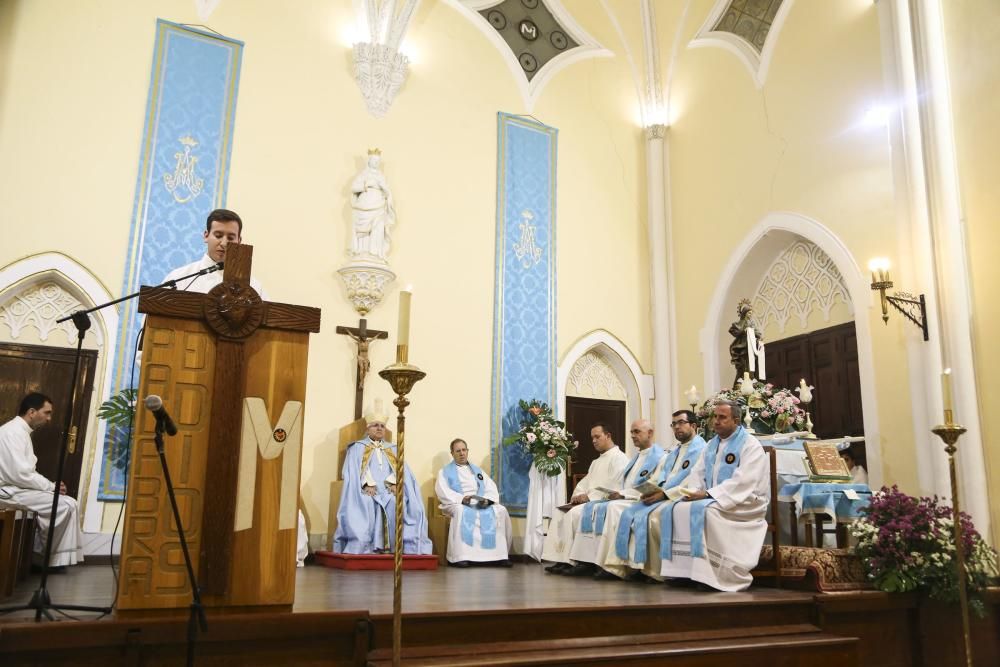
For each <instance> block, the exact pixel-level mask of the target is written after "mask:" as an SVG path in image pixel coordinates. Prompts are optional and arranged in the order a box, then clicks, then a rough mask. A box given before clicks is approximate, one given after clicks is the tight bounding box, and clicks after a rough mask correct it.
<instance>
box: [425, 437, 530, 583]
mask: <svg viewBox="0 0 1000 667" xmlns="http://www.w3.org/2000/svg"><path fill="white" fill-rule="evenodd" d="M451 458H452V462H451V463H449V464H448V465H446V466H445V467H444V468H442V469H441V470H440V472H438V476H437V483H436V484H435V485H434V491H435V493H437V497H438V501H440V503H441V504H440V508H441V511H442V512H444V513H445V514H447V515H448V516H449V517H451V527H450V528H449V529H448V564H449V565H451V566H452V567H469V566H471V565H472V564H477V565H478V564H483V565H497V566H499V567H510V566H511V562H510V560H508V559H507V556H508V554H509V553H510V545H511V539H512V535H511V527H510V515H509V514H507V508H506V507H504V506H503V505H501V504H500V492H499V491H498V490H497V485H496V484H495V483H494V482H493V480H492V479H490V477H489V475H487V474H486V473H485V472H483V471H482V469H481V468H480V467H479V466H477V465H476V464H474V463H470V462H469V445H468V444H466V442H465V440H462V439H461V438H455V439H454V440H452V441H451Z"/></svg>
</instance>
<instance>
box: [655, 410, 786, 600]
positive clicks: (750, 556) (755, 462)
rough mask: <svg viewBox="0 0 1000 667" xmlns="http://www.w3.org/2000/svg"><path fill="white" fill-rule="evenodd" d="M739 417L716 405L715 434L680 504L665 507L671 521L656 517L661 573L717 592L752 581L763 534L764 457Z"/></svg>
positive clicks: (767, 491)
mask: <svg viewBox="0 0 1000 667" xmlns="http://www.w3.org/2000/svg"><path fill="white" fill-rule="evenodd" d="M742 416H743V415H742V410H741V406H740V404H739V403H736V402H734V401H720V402H719V403H717V404H716V406H715V418H714V420H715V421H714V428H715V437H713V438H712V439H711V440H710V441H709V443H708V446H707V447H706V448H705V453H704V454H703V455H702V456H701V458H700V459H699V461H698V462H697V463H696V464H695V465H694V469H693V470H692V471H691V475H690V477H689V478H688V486H689V488H687V489H685V491H687V493H686V494H685V495H684V498H683V501H682V502H678V503H674V504H673V505H672V506H671V507H670V509H671V510H672V511H671V516H670V517H667V516H662V515H660V516H657V517H656V518H657V519H658V521H657V525H658V526H659V532H660V536H659V541H660V558H661V561H662V564H661V567H660V572H659V573H658V574H659V575H660V576H662V577H667V578H671V579H688V580H691V581H693V582H697V583H701V584H704V585H705V586H708V587H711V588H714V589H715V590H719V591H742V590H744V589H746V588H747V587H749V586H750V584H751V583H752V582H753V577H752V576H751V574H750V570H752V569H753V568H754V567H756V565H757V561H758V560H759V559H760V550H761V547H762V546H763V544H764V538H765V537H766V535H767V520H766V513H767V505H768V497H769V494H770V484H769V476H768V472H769V469H768V460H767V455H766V454H765V453H764V448H763V447H761V444H760V442H758V440H757V438H755V437H754V436H753V434H751V433H749V432H748V431H747V430H746V429H745V428H743V426H741V425H740V420H741V418H742ZM657 514H660V513H657ZM653 523H654V521H653V518H651V520H650V532H651V533H652V532H653Z"/></svg>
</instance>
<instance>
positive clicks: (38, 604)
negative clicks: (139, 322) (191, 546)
mask: <svg viewBox="0 0 1000 667" xmlns="http://www.w3.org/2000/svg"><path fill="white" fill-rule="evenodd" d="M220 269H222V263H221V262H219V263H218V264H213V265H212V266H209V267H207V268H204V269H202V270H200V271H196V272H194V273H192V274H190V275H187V276H182V277H180V278H177V279H175V280H168V281H166V282H164V283H162V284H160V285H157V287H170V288H174V289H176V287H177V282H178V281H180V280H187V279H188V278H197V277H198V276H203V275H206V274H208V273H212V272H214V271H219V270H220ZM137 296H139V292H133V293H132V294H127V295H125V296H123V297H120V298H118V299H114V300H113V301H108V302H107V303H102V304H101V305H99V306H94V307H93V308H88V309H86V310H78V311H76V312H74V313H71V314H70V315H67V316H66V317H63V318H60V319H58V320H56V323H57V324H62V323H63V322H66V321H70V320H72V322H73V326H75V327H76V332H77V335H76V358H75V359H74V362H73V380H72V381H71V382H70V385H69V408H68V409H67V410H66V418H65V420H64V422H63V439H62V443H61V444H60V447H59V464H58V466H57V467H56V479H55V489H53V491H52V514H51V515H50V517H49V532H48V535H47V537H46V539H45V554H44V557H43V560H42V579H41V581H40V582H39V583H38V589H37V590H36V591H35V592H34V594H33V595H32V596H31V601H30V602H28V603H27V604H23V605H15V606H13V607H0V614H7V613H10V612H15V611H27V610H29V609H34V610H35V621H36V622H37V621H41V620H42V616H44V617H45V618H47V619H48V620H50V621H52V620H55V619H53V618H52V614H50V613H49V610H52V609H54V610H56V611H62V610H68V611H92V612H99V613H101V614H102V615H103V614H110V613H111V607H92V606H86V605H75V604H59V605H55V604H52V598H51V596H50V595H49V591H48V589H47V588H46V584H47V583H48V578H49V561H50V560H51V558H52V538H53V537H54V536H55V531H56V516H57V513H58V511H59V496H60V495H61V494H60V492H59V487H61V486H62V483H63V468H64V466H65V464H66V452H67V451H68V450H69V440H70V437H71V435H70V429H71V427H72V424H73V412H74V411H75V409H76V383H77V380H79V378H80V364H81V360H82V358H83V339H84V337H85V336H86V335H87V330H88V329H90V313H93V312H94V311H97V310H103V309H104V308H107V307H108V306H113V305H115V304H116V303H121V302H122V301H128V300H129V299H134V298H135V297H137ZM160 449H161V450H162V444H161V445H160ZM161 460H162V459H161ZM165 471H166V467H164V472H165ZM126 474H127V473H126ZM168 488H169V487H168ZM171 500H173V491H171ZM176 511H177V508H176V506H175V507H174V512H175V514H176ZM177 527H178V530H179V529H180V522H179V521H178V524H177ZM183 539H184V534H183V532H182V533H181V540H182V542H181V543H182V544H183V543H184V542H183ZM184 553H185V555H186V554H187V547H186V546H185V547H184ZM188 568H189V570H190V563H189V564H188ZM199 604H200V603H199ZM192 613H193V612H192Z"/></svg>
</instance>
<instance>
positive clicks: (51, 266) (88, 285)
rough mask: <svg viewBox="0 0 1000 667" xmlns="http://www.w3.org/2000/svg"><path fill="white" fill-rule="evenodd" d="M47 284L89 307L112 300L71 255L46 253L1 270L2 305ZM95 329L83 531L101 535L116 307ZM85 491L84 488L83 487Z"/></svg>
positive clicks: (100, 314) (97, 316)
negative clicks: (98, 470)
mask: <svg viewBox="0 0 1000 667" xmlns="http://www.w3.org/2000/svg"><path fill="white" fill-rule="evenodd" d="M46 281H54V282H56V283H57V284H58V285H59V286H60V287H62V288H63V289H65V290H66V291H67V292H68V293H69V294H71V295H73V296H74V297H75V298H76V299H77V300H78V301H80V303H82V304H84V305H85V306H87V307H92V306H95V305H97V304H101V303H106V302H108V301H111V300H112V298H113V297H112V296H111V292H109V291H108V289H107V288H106V287H105V286H104V284H103V283H102V282H101V281H100V280H99V279H98V278H97V277H96V276H95V275H94V274H93V273H91V272H90V271H89V270H88V269H87V268H86V267H85V266H83V265H82V264H80V263H79V262H77V261H76V260H75V259H73V258H72V257H70V256H69V255H64V254H63V253H59V252H46V253H40V254H38V255H32V256H30V257H25V258H23V259H20V260H17V261H15V262H12V263H10V264H8V265H7V266H5V267H3V268H0V303H3V302H5V301H6V300H7V299H9V298H11V297H12V296H15V295H18V294H21V293H23V292H25V291H27V290H29V289H31V288H32V287H34V286H36V285H39V284H42V283H44V282H46ZM91 319H92V321H93V322H94V326H95V327H96V328H97V329H98V330H100V332H101V336H100V339H101V345H100V350H99V352H98V372H97V375H96V378H97V380H96V382H95V385H94V399H95V400H94V401H93V403H92V405H91V415H90V419H89V420H88V421H89V423H91V424H96V425H97V428H96V429H92V431H91V433H90V434H89V435H88V437H87V441H86V443H85V444H84V446H85V447H86V448H87V453H86V454H85V457H84V461H85V463H84V466H85V469H84V470H83V471H82V474H83V479H86V480H87V482H86V489H87V491H86V497H85V498H82V499H81V501H82V504H83V515H84V519H83V529H84V532H86V533H98V532H100V530H101V518H102V514H103V509H102V508H103V505H102V504H101V503H99V502H98V501H97V482H98V475H97V474H95V472H94V463H95V461H96V462H98V464H99V462H100V457H99V456H96V455H95V447H97V446H98V443H102V442H104V430H105V424H104V421H103V420H99V419H97V418H96V412H97V406H98V405H100V403H101V401H103V400H104V399H105V398H106V397H105V395H104V394H105V392H106V391H107V390H108V387H110V386H111V371H112V367H111V364H110V363H108V357H109V356H110V355H109V354H108V349H107V348H108V345H113V342H112V341H113V340H114V339H113V338H112V337H111V336H110V335H109V332H113V331H117V330H118V320H119V313H118V309H117V307H113V308H105V309H104V310H101V311H97V312H94V313H92V314H91ZM81 488H83V487H81Z"/></svg>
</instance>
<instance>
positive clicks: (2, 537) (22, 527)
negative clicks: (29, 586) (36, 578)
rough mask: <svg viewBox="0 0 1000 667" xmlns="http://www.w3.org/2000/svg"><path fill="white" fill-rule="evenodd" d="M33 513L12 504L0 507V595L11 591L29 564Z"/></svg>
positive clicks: (33, 531) (33, 524) (23, 576)
mask: <svg viewBox="0 0 1000 667" xmlns="http://www.w3.org/2000/svg"><path fill="white" fill-rule="evenodd" d="M34 537H35V513H34V512H31V511H28V510H25V509H19V508H15V507H5V508H3V509H0V598H5V597H9V596H11V595H13V593H14V587H15V586H16V585H17V582H19V581H22V580H24V579H25V578H26V577H27V576H28V573H29V572H30V568H31V550H32V543H33V541H34Z"/></svg>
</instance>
